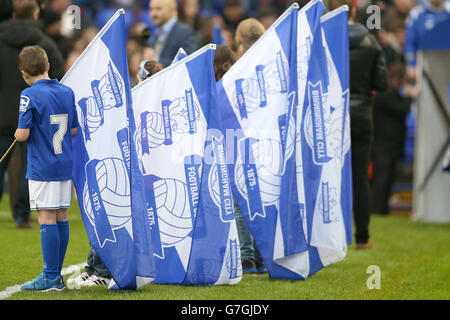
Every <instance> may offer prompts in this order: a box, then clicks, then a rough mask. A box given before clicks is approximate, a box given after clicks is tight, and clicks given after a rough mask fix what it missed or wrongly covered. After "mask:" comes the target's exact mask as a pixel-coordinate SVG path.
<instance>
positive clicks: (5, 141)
mask: <svg viewBox="0 0 450 320" xmlns="http://www.w3.org/2000/svg"><path fill="white" fill-rule="evenodd" d="M13 140H14V139H13V138H12V137H10V136H3V135H1V136H0V154H1V155H0V157H1V156H2V155H3V154H4V153H5V152H6V150H8V148H9V146H10V145H11V143H12V142H13ZM14 148H16V147H14ZM12 152H13V150H11V151H10V152H9V154H8V156H7V157H6V158H5V160H3V162H2V163H1V164H0V199H1V198H2V196H3V187H4V180H5V173H6V171H7V169H8V165H9V163H10V160H11V155H12ZM20 156H21V164H20V166H21V173H20V178H19V181H18V191H17V192H18V194H17V200H16V203H11V208H12V211H13V216H14V220H15V221H16V222H28V221H29V219H30V200H29V193H28V180H27V179H26V178H25V176H26V173H27V144H26V143H20ZM10 178H11V177H10ZM10 192H14V190H10Z"/></svg>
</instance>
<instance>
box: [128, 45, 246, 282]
mask: <svg viewBox="0 0 450 320" xmlns="http://www.w3.org/2000/svg"><path fill="white" fill-rule="evenodd" d="M214 51H215V45H207V46H205V47H203V48H202V49H200V50H198V51H197V52H195V53H193V54H191V55H189V56H188V57H186V58H184V59H182V60H180V61H178V62H176V63H175V64H172V65H171V66H169V67H167V68H166V69H164V70H162V71H160V72H159V73H157V74H155V75H154V76H152V77H150V78H149V79H147V80H146V81H144V82H143V83H141V84H140V85H138V86H136V87H135V88H133V91H132V95H133V102H134V104H133V112H134V117H135V121H136V123H137V126H136V131H135V133H134V134H133V137H134V138H133V143H134V144H135V145H136V149H137V153H138V157H139V166H140V170H141V175H142V177H143V179H144V183H145V192H146V202H145V203H146V206H147V213H148V223H149V224H150V226H151V232H152V233H151V237H152V242H153V245H154V255H155V266H156V280H155V282H157V283H179V284H234V283H237V282H239V281H240V279H241V278H242V268H241V263H240V247H239V239H238V235H237V229H236V222H235V219H234V210H233V200H232V196H231V187H230V178H229V174H228V171H227V167H226V162H225V151H224V150H225V136H224V133H223V131H222V129H221V122H220V118H219V112H218V109H217V102H216V87H215V77H214V70H213V61H214ZM131 188H132V189H133V188H134V186H133V185H132V186H131Z"/></svg>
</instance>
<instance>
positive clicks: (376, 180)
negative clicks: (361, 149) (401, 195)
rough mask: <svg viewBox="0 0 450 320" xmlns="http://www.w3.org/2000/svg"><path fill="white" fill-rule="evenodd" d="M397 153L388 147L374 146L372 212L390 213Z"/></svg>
mask: <svg viewBox="0 0 450 320" xmlns="http://www.w3.org/2000/svg"><path fill="white" fill-rule="evenodd" d="M397 153H398V152H396V154H393V152H392V150H389V149H386V148H379V147H375V146H374V148H373V152H372V163H373V177H372V212H373V213H377V214H384V215H387V214H389V197H390V196H391V193H392V186H393V184H394V179H395V169H396V166H397V159H398V158H399V157H398V156H397Z"/></svg>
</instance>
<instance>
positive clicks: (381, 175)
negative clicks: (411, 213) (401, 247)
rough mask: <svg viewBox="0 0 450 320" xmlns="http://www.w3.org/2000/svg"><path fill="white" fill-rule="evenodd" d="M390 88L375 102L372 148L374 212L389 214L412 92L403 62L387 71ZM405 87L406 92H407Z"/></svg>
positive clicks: (377, 96)
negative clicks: (408, 85) (409, 88)
mask: <svg viewBox="0 0 450 320" xmlns="http://www.w3.org/2000/svg"><path fill="white" fill-rule="evenodd" d="M388 80H389V88H388V90H387V91H386V92H379V93H377V94H376V96H375V99H374V101H375V102H374V110H373V112H374V142H373V148H372V161H373V177H372V200H373V201H372V212H373V213H376V214H382V215H387V214H389V206H388V203H389V197H390V195H391V191H392V185H393V182H394V178H395V169H396V163H397V161H398V160H399V159H400V158H401V157H402V155H403V149H404V144H405V132H406V116H407V115H408V112H409V109H410V105H411V101H412V100H411V99H410V98H411V96H412V92H411V91H409V90H408V87H405V84H406V71H405V66H404V63H402V62H393V63H392V64H390V65H389V70H388ZM405 88H406V90H405Z"/></svg>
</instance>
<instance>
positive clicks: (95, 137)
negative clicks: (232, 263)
mask: <svg viewBox="0 0 450 320" xmlns="http://www.w3.org/2000/svg"><path fill="white" fill-rule="evenodd" d="M125 41H126V32H125V22H124V11H123V10H122V9H121V10H118V11H117V12H116V14H115V15H114V16H113V17H112V18H111V19H110V20H109V21H108V23H107V24H106V25H105V26H104V27H103V29H102V30H101V31H100V32H99V33H98V35H97V36H96V37H95V38H94V39H93V40H92V42H91V43H90V44H89V46H88V47H87V48H86V50H85V51H84V52H83V54H82V55H81V56H80V57H79V58H78V60H77V61H76V62H75V64H74V65H73V66H72V68H71V69H70V70H69V71H68V72H67V74H66V75H65V77H64V78H63V80H62V83H64V84H65V85H67V86H69V87H71V88H72V90H73V91H74V93H75V99H76V105H77V113H78V121H79V124H80V128H79V130H78V134H77V136H76V138H75V142H74V169H73V181H74V184H75V188H76V190H77V196H78V202H79V206H80V210H81V215H82V218H83V222H84V224H85V227H86V232H87V235H88V238H89V242H90V244H91V246H92V247H93V248H94V249H95V251H96V253H97V254H98V255H99V256H100V258H101V260H102V261H103V263H104V264H105V266H106V267H107V269H108V270H109V272H110V273H111V275H112V277H113V280H114V281H111V284H110V288H120V289H135V288H137V287H139V286H142V285H144V284H146V283H148V282H150V281H152V279H153V278H154V276H155V269H154V263H153V256H152V253H153V250H152V244H151V242H150V241H149V240H148V238H147V237H146V236H145V234H146V232H148V233H149V231H150V229H149V228H147V229H148V230H147V231H146V230H145V225H144V224H142V223H141V221H143V219H145V218H146V215H145V213H146V212H145V211H142V210H138V208H137V207H133V201H132V190H131V188H130V179H132V178H133V176H135V172H136V170H139V168H138V166H137V158H136V153H135V152H133V150H132V148H131V146H130V134H129V126H130V125H132V123H130V124H129V121H128V117H129V113H130V111H131V91H130V83H129V76H128V64H127V55H126V46H125ZM135 184H138V183H135ZM142 192H143V189H142ZM137 198H138V197H136V199H137ZM143 209H145V208H143ZM86 254H87V253H86Z"/></svg>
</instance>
